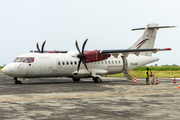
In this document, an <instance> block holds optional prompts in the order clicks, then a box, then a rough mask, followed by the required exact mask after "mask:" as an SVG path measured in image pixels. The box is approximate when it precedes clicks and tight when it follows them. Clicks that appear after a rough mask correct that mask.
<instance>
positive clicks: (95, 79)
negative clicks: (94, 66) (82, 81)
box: [93, 77, 102, 83]
mask: <svg viewBox="0 0 180 120" xmlns="http://www.w3.org/2000/svg"><path fill="white" fill-rule="evenodd" d="M93 80H94V82H95V83H101V82H102V79H101V78H100V77H94V78H93Z"/></svg>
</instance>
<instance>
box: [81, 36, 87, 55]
mask: <svg viewBox="0 0 180 120" xmlns="http://www.w3.org/2000/svg"><path fill="white" fill-rule="evenodd" d="M87 41H88V39H86V40H85V41H84V44H83V47H82V53H84V48H85V45H86V42H87Z"/></svg>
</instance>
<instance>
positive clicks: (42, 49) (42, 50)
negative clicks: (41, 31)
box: [36, 40, 46, 53]
mask: <svg viewBox="0 0 180 120" xmlns="http://www.w3.org/2000/svg"><path fill="white" fill-rule="evenodd" d="M45 43H46V40H45V41H44V43H43V44H42V48H41V51H40V49H39V45H38V42H37V44H36V47H37V49H38V51H39V53H43V52H44V45H45Z"/></svg>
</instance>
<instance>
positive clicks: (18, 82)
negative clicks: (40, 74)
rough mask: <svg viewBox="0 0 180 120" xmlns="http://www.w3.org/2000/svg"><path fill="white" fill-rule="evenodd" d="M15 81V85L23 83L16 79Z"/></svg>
mask: <svg viewBox="0 0 180 120" xmlns="http://www.w3.org/2000/svg"><path fill="white" fill-rule="evenodd" d="M14 80H15V84H22V82H21V81H18V80H17V78H16V77H15V78H14Z"/></svg>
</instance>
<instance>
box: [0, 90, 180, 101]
mask: <svg viewBox="0 0 180 120" xmlns="http://www.w3.org/2000/svg"><path fill="white" fill-rule="evenodd" d="M173 92H180V89H178V90H174V91H147V92H132V93H107V94H89V95H69V96H52V97H33V98H13V99H0V102H4V101H6V102H7V101H25V100H41V99H55V98H57V99H58V98H59V99H60V98H82V97H100V96H123V95H141V94H160V93H173Z"/></svg>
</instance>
